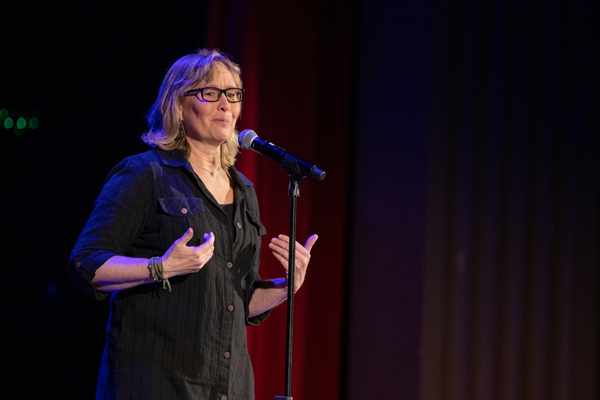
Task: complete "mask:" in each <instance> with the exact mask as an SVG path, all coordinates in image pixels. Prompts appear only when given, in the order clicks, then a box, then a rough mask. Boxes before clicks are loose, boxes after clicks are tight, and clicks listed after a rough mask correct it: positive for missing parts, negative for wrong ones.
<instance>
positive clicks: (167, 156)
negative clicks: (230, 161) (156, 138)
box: [154, 147, 254, 191]
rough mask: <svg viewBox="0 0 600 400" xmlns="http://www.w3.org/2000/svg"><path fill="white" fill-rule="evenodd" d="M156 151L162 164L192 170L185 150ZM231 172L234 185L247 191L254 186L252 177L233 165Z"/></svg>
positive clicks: (155, 149) (157, 149) (156, 149)
mask: <svg viewBox="0 0 600 400" xmlns="http://www.w3.org/2000/svg"><path fill="white" fill-rule="evenodd" d="M154 151H155V152H156V155H157V156H158V158H159V160H160V163H161V164H162V165H167V166H169V167H173V168H185V169H187V170H188V171H192V166H191V164H190V162H189V161H188V159H187V158H186V157H185V153H184V152H183V150H179V149H175V150H162V149H159V148H157V147H155V148H154ZM229 174H230V175H231V179H232V180H233V182H234V185H235V186H237V187H239V188H240V189H241V190H243V191H245V190H246V188H247V187H250V186H254V184H253V183H252V181H251V180H250V179H248V178H246V177H245V176H244V175H243V174H241V173H240V172H238V170H237V169H235V167H233V166H232V167H231V168H229Z"/></svg>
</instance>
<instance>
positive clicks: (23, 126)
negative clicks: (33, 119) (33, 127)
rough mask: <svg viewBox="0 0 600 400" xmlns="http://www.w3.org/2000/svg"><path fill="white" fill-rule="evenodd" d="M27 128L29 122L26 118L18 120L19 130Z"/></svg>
mask: <svg viewBox="0 0 600 400" xmlns="http://www.w3.org/2000/svg"><path fill="white" fill-rule="evenodd" d="M25 126H27V121H25V118H23V117H21V118H19V119H18V120H17V128H18V129H24V128H25Z"/></svg>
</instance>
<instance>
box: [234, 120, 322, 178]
mask: <svg viewBox="0 0 600 400" xmlns="http://www.w3.org/2000/svg"><path fill="white" fill-rule="evenodd" d="M238 142H239V143H240V147H241V148H242V149H246V150H254V151H256V152H257V153H260V154H262V155H263V156H267V157H269V158H272V159H273V160H275V161H277V162H278V163H280V164H282V165H283V167H284V168H285V169H286V170H287V171H288V173H295V174H297V175H300V176H302V178H304V177H305V176H310V177H312V178H315V179H318V180H320V181H322V180H323V179H325V171H323V170H320V169H319V168H317V166H316V165H314V164H311V163H309V162H307V161H304V160H303V159H301V158H299V157H296V156H295V155H293V154H291V153H288V152H287V151H285V150H284V149H282V148H281V147H277V146H275V145H274V144H273V143H271V142H267V141H265V140H263V139H261V138H259V137H258V135H257V134H256V132H254V131H253V130H251V129H245V130H243V131H242V132H241V133H240V134H239V136H238Z"/></svg>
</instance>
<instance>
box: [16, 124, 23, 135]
mask: <svg viewBox="0 0 600 400" xmlns="http://www.w3.org/2000/svg"><path fill="white" fill-rule="evenodd" d="M22 133H23V129H19V128H17V127H16V126H15V136H21V134H22Z"/></svg>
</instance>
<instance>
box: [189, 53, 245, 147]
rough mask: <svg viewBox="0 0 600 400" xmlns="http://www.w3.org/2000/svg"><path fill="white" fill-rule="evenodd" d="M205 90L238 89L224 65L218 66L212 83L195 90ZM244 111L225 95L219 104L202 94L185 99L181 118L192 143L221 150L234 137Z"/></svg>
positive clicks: (222, 95) (199, 86) (223, 94)
mask: <svg viewBox="0 0 600 400" xmlns="http://www.w3.org/2000/svg"><path fill="white" fill-rule="evenodd" d="M201 87H215V88H219V89H228V88H234V87H237V85H236V83H235V80H234V79H233V75H232V74H231V72H230V71H229V70H228V69H227V68H226V67H224V66H223V65H221V64H217V67H216V69H215V74H214V76H213V78H212V79H211V80H210V82H208V83H206V84H201V85H198V86H197V87H194V88H193V89H197V88H201ZM240 109H241V103H229V102H228V101H227V99H226V98H225V93H222V94H221V98H220V99H219V100H218V101H216V102H208V101H204V100H203V99H202V96H201V95H200V93H198V97H196V96H192V95H190V96H185V97H184V98H183V103H182V104H181V106H180V112H181V115H180V116H181V119H182V120H183V124H184V126H185V132H186V135H187V136H188V138H189V139H192V140H198V141H200V142H203V143H205V144H211V145H215V146H219V145H221V143H223V142H225V141H226V140H227V139H228V138H229V136H230V135H231V134H232V133H233V130H234V128H235V123H236V122H237V119H238V116H239V115H240Z"/></svg>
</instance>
